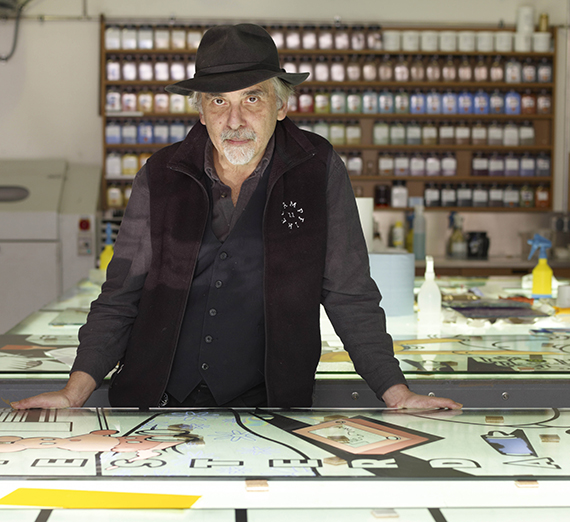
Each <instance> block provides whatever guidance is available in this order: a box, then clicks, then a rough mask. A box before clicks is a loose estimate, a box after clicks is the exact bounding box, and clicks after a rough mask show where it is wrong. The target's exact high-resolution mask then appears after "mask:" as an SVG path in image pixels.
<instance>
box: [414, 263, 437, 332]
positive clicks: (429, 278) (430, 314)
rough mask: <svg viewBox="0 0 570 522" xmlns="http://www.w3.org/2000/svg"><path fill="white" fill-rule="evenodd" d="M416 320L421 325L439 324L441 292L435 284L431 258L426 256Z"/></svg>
mask: <svg viewBox="0 0 570 522" xmlns="http://www.w3.org/2000/svg"><path fill="white" fill-rule="evenodd" d="M418 319H419V321H420V322H422V323H430V324H432V325H434V326H435V325H439V324H440V323H441V291H440V290H439V287H438V286H437V283H436V282H435V273H434V271H433V257H432V256H426V273H425V281H424V282H423V284H422V286H421V288H420V293H419V294H418Z"/></svg>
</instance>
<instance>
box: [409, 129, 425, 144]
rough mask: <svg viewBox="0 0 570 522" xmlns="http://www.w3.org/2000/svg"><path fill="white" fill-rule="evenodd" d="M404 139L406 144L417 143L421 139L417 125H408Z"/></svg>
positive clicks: (420, 131)
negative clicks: (406, 141)
mask: <svg viewBox="0 0 570 522" xmlns="http://www.w3.org/2000/svg"><path fill="white" fill-rule="evenodd" d="M406 137H407V140H408V142H410V141H415V142H417V143H419V141H420V140H421V138H422V129H421V127H419V126H417V125H409V126H408V127H407V129H406Z"/></svg>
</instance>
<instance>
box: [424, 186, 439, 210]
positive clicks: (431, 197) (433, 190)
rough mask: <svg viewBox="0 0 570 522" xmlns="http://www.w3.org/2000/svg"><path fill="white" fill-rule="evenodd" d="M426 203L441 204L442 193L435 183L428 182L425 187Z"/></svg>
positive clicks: (433, 205) (426, 204) (430, 204)
mask: <svg viewBox="0 0 570 522" xmlns="http://www.w3.org/2000/svg"><path fill="white" fill-rule="evenodd" d="M424 205H425V206H426V207H439V206H441V194H440V191H439V188H438V187H437V185H436V184H435V183H426V185H425V187H424Z"/></svg>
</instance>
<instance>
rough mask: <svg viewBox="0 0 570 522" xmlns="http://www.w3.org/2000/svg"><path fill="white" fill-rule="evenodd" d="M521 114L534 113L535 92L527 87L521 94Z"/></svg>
mask: <svg viewBox="0 0 570 522" xmlns="http://www.w3.org/2000/svg"><path fill="white" fill-rule="evenodd" d="M521 114H536V94H534V93H533V92H532V91H531V90H529V89H527V90H526V91H525V92H524V93H523V94H522V96H521Z"/></svg>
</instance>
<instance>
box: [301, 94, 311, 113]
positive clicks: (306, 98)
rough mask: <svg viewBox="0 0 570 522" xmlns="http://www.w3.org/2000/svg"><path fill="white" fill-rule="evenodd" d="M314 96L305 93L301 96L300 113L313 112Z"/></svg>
mask: <svg viewBox="0 0 570 522" xmlns="http://www.w3.org/2000/svg"><path fill="white" fill-rule="evenodd" d="M313 103H314V102H313V95H312V94H309V93H304V94H300V95H299V111H300V112H313V109H314V106H313Z"/></svg>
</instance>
